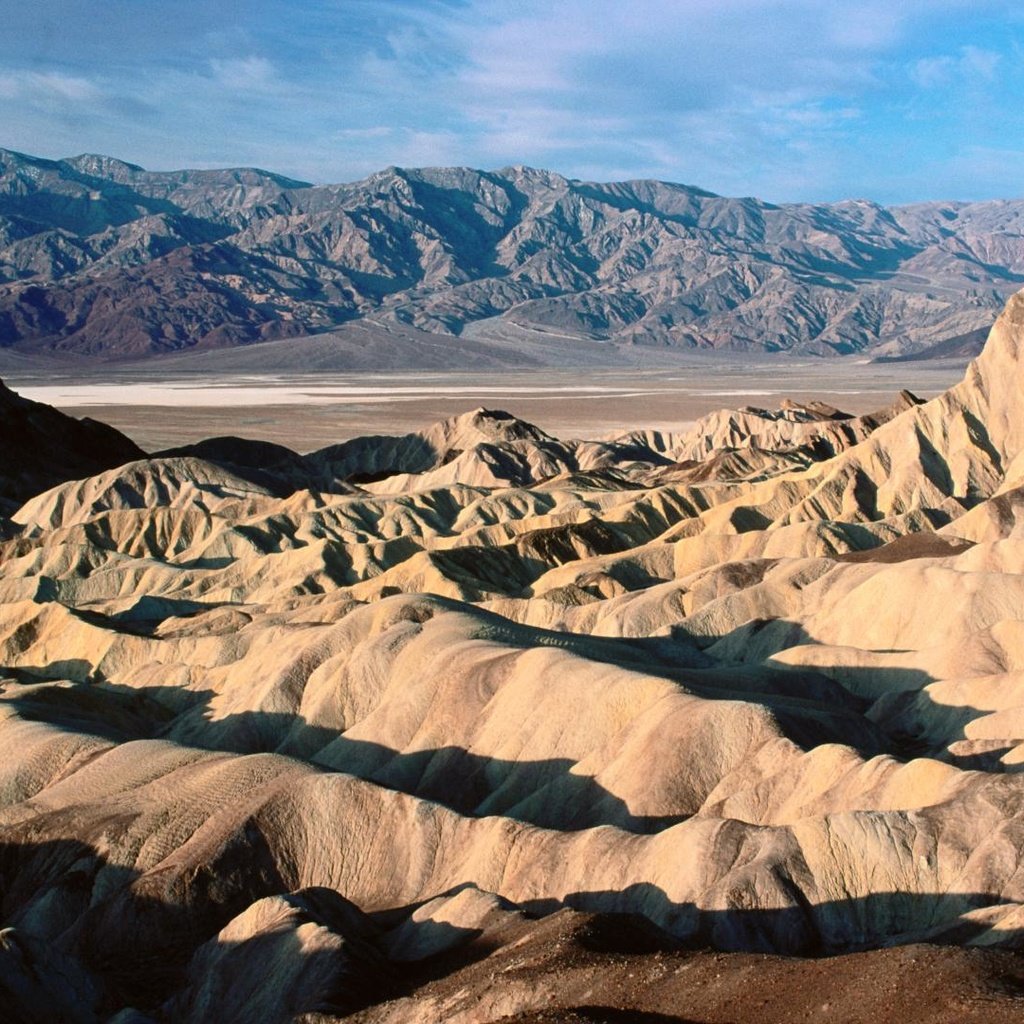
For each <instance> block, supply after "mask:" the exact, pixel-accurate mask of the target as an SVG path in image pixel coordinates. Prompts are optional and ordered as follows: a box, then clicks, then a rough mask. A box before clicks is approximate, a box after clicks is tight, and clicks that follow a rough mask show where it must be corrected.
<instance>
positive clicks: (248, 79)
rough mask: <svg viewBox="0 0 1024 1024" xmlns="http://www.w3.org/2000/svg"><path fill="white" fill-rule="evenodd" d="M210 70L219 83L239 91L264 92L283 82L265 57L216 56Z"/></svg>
mask: <svg viewBox="0 0 1024 1024" xmlns="http://www.w3.org/2000/svg"><path fill="white" fill-rule="evenodd" d="M210 70H211V71H212V72H213V77H214V79H215V80H216V82H217V83H218V85H221V86H223V87H224V88H225V89H231V90H233V91H237V92H264V91H266V90H268V89H275V88H277V87H278V86H279V85H280V84H281V83H280V81H279V79H278V76H277V71H276V69H275V68H274V65H273V64H272V63H271V62H270V61H269V60H267V59H266V58H265V57H256V56H251V57H232V58H228V59H218V58H215V59H213V60H211V61H210Z"/></svg>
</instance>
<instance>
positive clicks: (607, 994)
mask: <svg viewBox="0 0 1024 1024" xmlns="http://www.w3.org/2000/svg"><path fill="white" fill-rule="evenodd" d="M1022 375H1024V293H1021V294H1019V295H1017V296H1015V297H1014V298H1013V299H1011V301H1010V302H1009V303H1008V305H1007V307H1006V309H1005V311H1004V312H1003V314H1002V315H1001V316H1000V318H999V320H998V321H997V323H996V325H995V327H994V328H993V330H992V333H991V334H990V336H989V339H988V341H987V343H986V347H985V350H984V352H983V353H982V355H981V356H980V357H979V358H978V359H977V360H976V361H975V362H973V363H972V364H971V366H970V367H969V368H968V371H967V373H966V376H965V378H964V380H963V381H962V382H961V383H960V384H958V385H956V386H955V387H953V388H952V389H950V390H949V391H947V392H945V393H944V394H942V395H941V396H939V397H938V398H936V399H934V400H932V401H929V402H920V401H919V400H917V399H915V398H914V396H912V395H910V394H906V393H904V394H902V395H900V396H898V397H897V398H896V400H895V401H894V403H893V404H892V405H891V407H889V408H887V409H884V410H881V411H880V412H879V413H877V414H875V415H872V416H864V417H849V416H846V415H845V414H843V413H841V412H840V411H838V410H836V409H832V408H830V407H827V406H823V405H820V404H805V405H798V404H796V403H787V404H785V405H784V407H783V408H781V409H779V410H759V409H746V410H740V411H738V412H734V413H725V412H723V413H719V414H715V415H713V416H710V417H707V418H706V419H704V420H702V421H700V422H699V423H698V424H696V426H695V427H694V428H693V429H692V430H691V431H690V432H688V433H686V434H681V435H667V434H663V433H659V432H656V431H644V430H637V431H636V432H634V433H631V434H629V435H627V436H624V437H621V438H618V439H616V440H613V441H602V442H596V441H588V440H578V439H558V438H555V437H552V436H550V435H548V434H547V433H545V432H544V431H543V430H541V429H540V428H538V427H536V426H534V425H531V424H528V423H524V422H522V421H520V420H517V419H515V418H514V417H511V416H509V415H507V414H505V413H501V412H498V411H494V410H475V411H473V412H469V413H466V414H465V415H463V416H460V417H456V418H454V419H452V420H448V421H445V422H442V423H439V424H435V425H433V426H431V427H428V428H425V429H423V430H422V431H419V432H416V433H413V434H409V435H405V436H402V437H392V438H362V439H358V440H355V441H349V442H346V443H344V444H341V445H336V446H332V447H329V448H326V449H323V450H321V451H318V452H313V453H311V454H309V455H305V456H299V455H297V454H295V453H294V452H290V451H289V450H288V449H285V448H281V447H280V446H275V445H269V444H266V445H260V444H255V443H253V442H243V441H239V440H237V439H231V438H220V439H213V440H211V441H208V442H204V443H202V444H200V445H196V446H191V447H189V448H185V449H179V450H176V451H172V452H165V453H161V454H159V455H157V456H154V457H151V458H145V459H138V460H135V461H132V462H129V463H126V464H124V465H122V466H118V467H115V468H112V469H108V470H106V471H104V472H102V473H99V474H96V475H94V476H91V477H88V478H85V479H81V480H73V481H68V482H65V483H62V484H59V485H58V486H56V487H53V488H51V489H50V490H47V491H44V492H42V493H40V494H37V495H35V496H34V497H32V498H31V499H29V500H28V501H26V502H25V503H24V504H23V505H22V506H21V507H20V508H19V509H18V510H17V511H16V512H15V513H14V514H13V515H12V516H11V521H10V526H9V532H10V533H11V536H10V537H9V538H8V539H7V540H5V541H4V542H3V544H2V547H0V665H2V666H3V679H2V682H0V925H3V926H5V930H3V931H0V992H2V993H3V995H4V998H6V999H7V1000H8V1004H9V1005H12V1006H15V1007H17V1008H18V1010H17V1012H18V1013H19V1014H20V1015H21V1016H19V1017H18V1018H17V1019H26V1020H53V1019H66V1020H73V1021H90V1022H91V1021H98V1020H116V1021H118V1022H119V1024H127V1022H129V1021H133V1022H136V1024H139V1022H144V1021H147V1020H149V1021H160V1022H164V1021H174V1022H190V1021H194V1022H197V1024H198V1022H200V1021H208V1020H214V1019H215V1020H223V1021H239V1022H242V1021H261V1022H268V1021H282V1022H283V1021H287V1020H290V1019H293V1018H295V1017H296V1016H297V1015H302V1014H304V1015H306V1016H305V1017H304V1018H303V1019H305V1020H307V1021H309V1022H319V1024H326V1022H329V1021H336V1020H339V1019H342V1018H351V1019H354V1020H358V1021H363V1022H367V1024H369V1022H377V1024H382V1022H385V1021H390V1022H399V1021H401V1022H409V1021H422V1022H427V1021H436V1020H439V1019H443V1020H448V1021H464V1022H467V1024H468V1022H470V1021H472V1022H487V1021H498V1020H505V1019H508V1020H520V1021H533V1020H535V1021H541V1020H591V1021H593V1020H608V1021H615V1020H628V1019H637V1020H644V1019H650V1020H659V1019H675V1020H679V1019H683V1020H686V1019H690V1020H700V1021H725V1020H736V1019H737V1017H736V1016H735V1010H736V1007H737V1006H740V1007H742V1008H743V1012H744V1014H745V1016H743V1017H742V1018H740V1019H759V1020H766V1021H770V1020H778V1021H789V1020H795V1019H805V1017H806V1014H812V1015H813V1014H819V1015H821V1016H822V1019H825V1016H824V1015H825V1014H826V1012H827V1013H829V1014H832V1009H833V1008H834V1009H835V1011H836V1012H835V1014H832V1015H833V1016H835V1018H836V1019H845V1020H851V1021H854V1020H869V1019H870V1020H878V1019H885V1017H884V1016H883V1015H882V1014H883V1012H884V1008H885V1006H886V1005H891V1006H898V1007H902V1009H900V1016H901V1019H902V1018H905V1019H906V1020H908V1021H922V1022H923V1021H933V1022H939V1021H942V1022H947V1021H948V1022H953V1021H969V1020H977V1021H983V1020H985V1021H1002V1020H1006V1021H1009V1020H1014V1019H1019V1016H1020V1013H1021V1009H1022V1001H1021V996H1020V992H1021V978H1022V977H1024V971H1022V967H1021V960H1020V959H1019V954H1018V953H1016V952H1015V951H1016V950H1018V949H1019V948H1020V947H1021V944H1022V942H1024V938H1022V937H1024V925H1022V922H1024V875H1022V873H1021V868H1020V848H1021V842H1020V836H1021V829H1022V822H1024V818H1022V815H1024V799H1022V796H1024V791H1022V784H1024V783H1022V780H1024V776H1022V775H1021V774H1020V765H1021V764H1022V763H1024V689H1022V688H1021V686H1022V678H1024V676H1022V670H1024V628H1022V624H1024V614H1022V611H1021V609H1022V608H1024V543H1022V539H1021V532H1020V523H1021V520H1022V518H1024V517H1022V514H1021V509H1022V507H1024V501H1022V488H1024V474H1022V470H1024V401H1022V398H1021V393H1020V381H1021V379H1022ZM938 944H952V945H954V946H958V947H965V948H963V949H956V950H948V951H944V950H942V949H940V948H939V947H938ZM899 947H905V948H899ZM727 954H728V955H727ZM823 955H824V956H826V957H836V958H838V959H836V960H834V961H832V960H820V959H802V958H808V957H810V958H817V957H821V956H823ZM780 956H785V957H794V958H797V959H780ZM832 964H834V967H832V966H830V965H832ZM894 971H898V972H899V986H896V985H893V986H890V988H889V989H886V988H883V987H882V985H883V979H886V978H891V977H892V972H894ZM858 978H860V979H863V978H872V979H876V980H877V984H876V983H875V982H872V983H871V985H870V991H868V992H866V993H865V992H862V991H861V989H862V988H863V984H858V982H857V979H858ZM690 979H701V983H700V984H693V985H690V984H688V981H689V980H690ZM910 980H913V983H914V984H918V985H919V986H920V989H919V990H915V991H914V992H908V990H907V989H906V988H905V986H906V984H908V983H910ZM808 986H811V987H810V988H808ZM897 988H898V991H897ZM923 993H928V996H927V998H925V997H924V995H923ZM936 993H937V994H936ZM887 999H890V1000H891V1003H889V1004H887V1003H886V1000H887ZM730 1000H733V1001H732V1002H730ZM833 1000H835V1002H833ZM822 1007H828V1009H827V1010H826V1009H822ZM32 1014H35V1016H34V1017H33V1016H32ZM644 1014H647V1015H648V1016H647V1017H646V1018H645V1017H644V1016H643V1015H644ZM659 1014H660V1015H661V1016H658V1015H659ZM730 1014H733V1015H732V1016H730ZM801 1015H804V1016H801ZM811 1019H813V1016H812V1018H811Z"/></svg>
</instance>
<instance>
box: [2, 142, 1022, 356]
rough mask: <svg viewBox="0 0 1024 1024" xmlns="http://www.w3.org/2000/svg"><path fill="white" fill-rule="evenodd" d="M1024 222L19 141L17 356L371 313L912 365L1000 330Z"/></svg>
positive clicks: (519, 170) (264, 331)
mask: <svg viewBox="0 0 1024 1024" xmlns="http://www.w3.org/2000/svg"><path fill="white" fill-rule="evenodd" d="M1022 225H1024V201H1012V202H1010V201H1005V202H1004V201H994V202H984V203H952V202H950V203H924V204H918V205H914V206H906V207H893V208H886V207H882V206H879V205H877V204H875V203H871V202H867V201H863V200H857V201H848V202H841V203H833V204H822V205H810V204H788V205H773V204H771V203H767V202H763V201H760V200H757V199H749V198H748V199H732V198H724V197H721V196H716V195H713V194H711V193H708V192H704V191H702V190H700V189H696V188H692V187H687V186H683V185H674V184H669V183H665V182H657V181H631V182H619V183H612V184H598V183H593V182H581V181H573V180H568V179H566V178H563V177H561V176H559V175H557V174H553V173H550V172H547V171H537V170H532V169H530V168H525V167H510V168H505V169H502V170H500V171H495V172H483V171H474V170H470V169H467V168H428V169H420V170H403V169H399V168H394V167H392V168H388V169H387V170H384V171H381V172H380V173H378V174H374V175H372V176H371V177H369V178H367V179H365V180H364V181H360V182H355V183H352V184H346V185H325V186H318V187H313V186H310V185H308V184H306V183H303V182H296V181H291V180H289V179H286V178H282V177H280V176H278V175H273V174H269V173H266V172H263V171H256V170H227V171H180V172H169V173H164V172H161V173H154V172H148V171H144V170H142V169H141V168H139V167H135V166H133V165H131V164H126V163H122V162H120V161H117V160H113V159H111V158H108V157H96V156H81V157H76V158H74V159H69V160H61V161H50V160H42V159H38V158H34V157H30V156H25V155H23V154H18V153H13V152H9V151H6V150H0V345H5V346H15V347H17V348H18V349H19V350H25V351H33V350H44V351H48V350H60V351H67V352H75V353H84V354H90V355H105V356H135V357H141V356H145V355H148V354H152V353H158V352H165V351H169V350H175V349H181V348H191V347H195V346H199V347H203V348H211V347H222V346H234V345H239V344H244V343H250V342H253V341H259V340H266V339H274V338H288V337H293V336H297V335H306V334H309V333H311V332H323V331H329V330H330V329H331V328H333V327H337V326H339V325H341V324H345V323H348V322H350V321H352V320H356V319H368V320H370V321H372V322H374V323H377V324H384V325H387V324H391V325H394V326H395V327H399V328H402V329H403V330H404V331H406V332H407V333H408V332H409V331H410V330H411V331H412V332H413V335H414V336H415V332H416V331H421V332H429V334H431V335H437V334H438V333H440V334H448V335H461V336H462V337H463V338H465V339H466V341H467V342H472V343H474V344H476V343H480V342H485V343H486V342H487V341H489V340H490V341H494V342H496V343H501V344H502V345H505V346H507V345H508V344H509V343H514V342H516V341H520V342H522V341H536V340H538V339H540V340H545V341H549V340H551V339H559V340H560V341H561V342H562V343H563V346H562V347H565V346H570V345H575V346H576V348H577V349H578V352H579V353H580V356H581V358H582V359H584V360H585V359H586V358H587V351H588V349H589V348H592V346H587V345H585V344H584V342H586V341H587V340H590V341H594V340H599V341H603V342H611V343H612V344H613V345H615V346H635V345H644V346H659V347H660V346H675V347H680V346H681V347H714V348H720V347H735V348H740V349H767V350H769V351H782V350H787V351H789V350H791V351H796V352H807V353H817V354H830V353H850V352H859V351H868V352H879V353H883V354H890V355H894V354H900V353H907V352H917V351H923V350H927V349H929V348H930V347H932V346H935V345H941V344H942V343H943V342H945V341H946V340H947V339H949V338H952V337H959V336H961V335H965V334H969V333H970V332H972V331H976V330H978V329H979V328H987V327H988V326H989V325H990V324H991V323H992V320H993V319H994V317H995V315H996V313H997V312H998V310H999V309H1000V308H1001V306H1002V304H1003V302H1004V301H1005V298H1006V296H1007V295H1009V294H1010V293H1011V292H1013V291H1015V290H1016V289H1017V288H1019V287H1020V284H1021V282H1022V281H1024V231H1022ZM405 337H406V335H400V336H399V341H402V340H404V339H405ZM421 337H422V338H423V342H424V344H425V345H429V344H430V341H429V338H428V337H424V336H422V335H421ZM382 340H383V341H385V342H386V341H387V340H388V338H387V335H386V334H385V335H383V336H381V335H379V334H378V335H377V336H376V343H378V344H379V343H381V341H382ZM581 346H582V347H581ZM471 350H472V346H471ZM940 351H941V349H940ZM460 352H461V349H460V348H455V349H453V350H452V355H451V358H453V359H459V358H461V357H460V355H459V353H460ZM395 358H399V359H400V358H402V357H401V355H400V354H398V355H396V356H395ZM413 361H414V362H415V360H413Z"/></svg>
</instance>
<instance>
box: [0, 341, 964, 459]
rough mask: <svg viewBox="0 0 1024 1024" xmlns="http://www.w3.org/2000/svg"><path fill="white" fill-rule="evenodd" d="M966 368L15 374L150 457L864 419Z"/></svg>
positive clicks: (784, 364)
mask: <svg viewBox="0 0 1024 1024" xmlns="http://www.w3.org/2000/svg"><path fill="white" fill-rule="evenodd" d="M962 374H963V363H962V362H957V363H954V362H919V363H914V362H910V363H881V364H880V363H869V362H865V361H864V360H855V359H828V360H826V359H794V358H786V359H785V360H782V359H775V360H772V359H765V358H764V357H760V358H754V357H748V356H731V357H716V358H707V357H691V358H689V359H686V358H684V359H681V360H680V363H679V365H677V366H672V367H669V368H664V367H662V368H656V369H612V370H595V371H587V370H580V369H545V370H531V371H524V372H516V371H498V372H490V373H480V372H475V373H470V372H466V373H460V372H429V373H424V372H416V373H388V374H381V373H359V374H346V373H326V374H325V373H320V374H312V373H295V374H273V375H270V374H246V375H241V374H232V375H217V376H216V377H214V376H203V375H198V374H188V373H182V372H176V373H174V374H173V375H166V374H164V375H161V374H160V371H159V369H158V368H153V369H152V370H148V369H147V370H141V369H135V368H132V369H131V370H127V369H125V368H119V367H109V366H108V367H101V368H95V369H94V368H91V367H90V368H89V369H88V370H87V371H85V372H83V371H81V370H79V369H77V368H76V369H74V370H72V369H68V370H67V371H66V372H65V371H63V370H62V371H59V372H57V373H54V372H52V371H51V372H48V373H46V374H45V375H41V374H39V373H38V372H35V371H30V372H25V373H19V372H17V371H16V370H14V371H8V373H7V374H6V376H5V379H6V382H7V383H8V385H9V386H10V387H13V388H14V389H15V390H16V391H18V392H19V393H20V394H22V395H24V396H25V397H27V398H31V399H34V400H36V401H41V402H47V403H49V404H51V405H55V406H57V407H58V408H60V409H62V410H64V411H66V412H69V413H71V414H72V415H75V416H91V417H93V418H95V419H99V420H103V421H104V422H106V423H110V424H111V425H112V426H115V427H117V428H118V429H119V430H122V431H124V432H125V433H127V434H128V435H129V436H130V437H132V438H133V439H134V440H135V441H136V442H138V443H139V444H140V445H141V446H142V447H143V448H146V449H148V450H150V451H154V450H158V449H160V448H165V447H170V446H173V445H177V444H184V443H188V442H192V441H198V440H200V439H201V438H204V437H210V436H214V435H223V434H233V435H236V436H240V437H250V438H260V439H263V440H271V441H276V442H278V443H280V444H285V445H288V446H289V447H291V448H295V449H296V450H299V451H309V450H312V449H314V448H318V447H322V446H324V445H328V444H331V443H334V442H338V441H343V440H346V439H347V438H350V437H354V436H358V435H361V434H396V433H405V432H408V431H412V430H416V429H418V428H420V427H422V426H424V425H426V424H428V423H432V422H434V421H436V420H439V419H443V418H445V417H447V416H452V415H455V414H458V413H461V412H464V411H466V410H467V409H473V408H476V407H478V406H485V407H488V408H495V409H504V410H506V411H508V412H511V413H513V414H514V415H516V416H518V417H521V418H523V419H526V420H529V421H530V422H532V423H536V424H537V425H538V426H540V427H542V428H543V429H545V430H547V431H549V432H550V433H553V434H555V435H558V436H560V437H601V436H605V435H608V434H614V433H616V432H620V431H624V430H630V429H634V428H637V427H651V428H658V429H668V430H671V429H678V428H680V427H683V426H685V425H686V424H688V423H691V422H692V421H693V420H695V419H697V418H699V417H700V416H703V415H705V414H706V413H708V412H711V411H713V410H715V409H720V408H738V407H740V406H744V405H756V406H760V407H763V408H777V407H778V405H779V403H780V402H781V400H782V399H783V398H791V399H795V400H797V401H801V400H809V399H819V400H822V401H825V402H829V403H830V404H832V405H835V406H837V407H838V408H841V409H844V410H847V411H849V412H853V413H863V412H870V411H872V410H873V409H877V408H881V407H883V406H885V405H887V404H888V403H889V402H890V401H891V400H892V399H893V398H894V397H895V395H896V393H897V392H898V391H899V390H900V389H901V388H909V389H910V390H911V391H913V392H914V393H915V394H918V395H920V396H921V397H923V398H930V397H933V396H934V395H936V394H938V393H939V392H940V391H942V390H944V389H945V388H946V387H948V386H949V385H951V384H953V383H954V382H955V381H957V380H958V379H960V377H961V376H962Z"/></svg>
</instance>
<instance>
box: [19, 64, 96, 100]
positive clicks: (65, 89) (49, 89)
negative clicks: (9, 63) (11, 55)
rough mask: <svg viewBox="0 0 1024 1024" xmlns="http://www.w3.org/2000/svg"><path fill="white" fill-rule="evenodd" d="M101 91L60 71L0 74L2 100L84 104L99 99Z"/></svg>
mask: <svg viewBox="0 0 1024 1024" xmlns="http://www.w3.org/2000/svg"><path fill="white" fill-rule="evenodd" d="M102 95H103V90H102V89H100V88H99V86H97V85H96V84H95V83H93V82H91V81H89V79H87V78H81V77H79V76H77V75H67V74H64V73H63V72H60V71H16V72H8V73H6V74H0V97H2V98H4V99H25V100H32V99H42V100H54V99H56V100H63V101H66V102H68V103H85V102H92V101H93V100H96V99H99V98H100V97H101V96H102Z"/></svg>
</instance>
